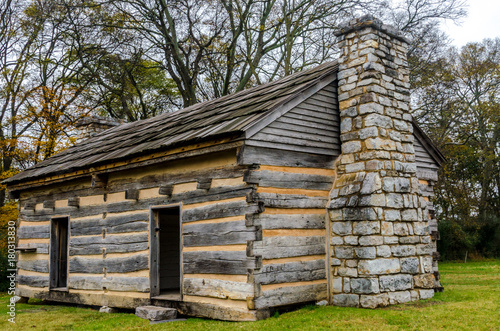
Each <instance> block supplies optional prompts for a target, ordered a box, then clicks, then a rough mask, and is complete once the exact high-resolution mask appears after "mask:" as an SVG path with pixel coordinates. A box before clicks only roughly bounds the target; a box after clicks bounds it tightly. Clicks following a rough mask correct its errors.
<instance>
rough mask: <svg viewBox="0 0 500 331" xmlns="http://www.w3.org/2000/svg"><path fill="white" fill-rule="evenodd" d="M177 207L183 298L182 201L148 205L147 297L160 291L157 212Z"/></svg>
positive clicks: (180, 292)
mask: <svg viewBox="0 0 500 331" xmlns="http://www.w3.org/2000/svg"><path fill="white" fill-rule="evenodd" d="M172 208H179V272H180V275H179V296H180V300H181V301H182V299H183V293H182V284H183V280H184V271H183V266H182V246H183V244H182V239H183V238H182V202H180V203H174V204H169V205H156V206H150V207H149V283H150V284H149V285H150V289H149V290H150V291H149V297H150V298H153V297H157V296H159V295H160V294H161V293H160V278H159V276H160V268H159V263H160V250H159V248H160V237H159V236H158V235H157V233H158V231H157V230H156V228H157V225H158V217H157V215H158V212H159V211H161V210H164V209H172Z"/></svg>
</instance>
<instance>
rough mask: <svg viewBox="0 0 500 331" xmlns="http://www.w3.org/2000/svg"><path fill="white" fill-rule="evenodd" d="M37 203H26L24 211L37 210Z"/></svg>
mask: <svg viewBox="0 0 500 331" xmlns="http://www.w3.org/2000/svg"><path fill="white" fill-rule="evenodd" d="M35 206H36V202H34V201H26V202H25V203H24V210H33V211H34V210H35Z"/></svg>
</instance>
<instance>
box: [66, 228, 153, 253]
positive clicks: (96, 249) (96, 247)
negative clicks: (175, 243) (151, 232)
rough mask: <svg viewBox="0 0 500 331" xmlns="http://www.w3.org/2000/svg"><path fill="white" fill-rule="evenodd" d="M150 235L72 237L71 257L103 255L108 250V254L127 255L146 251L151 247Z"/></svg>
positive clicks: (144, 233)
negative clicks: (127, 253) (104, 250)
mask: <svg viewBox="0 0 500 331" xmlns="http://www.w3.org/2000/svg"><path fill="white" fill-rule="evenodd" d="M148 240H149V239H148V233H147V232H141V233H134V234H130V235H122V236H112V235H108V236H106V238H103V237H102V236H91V237H72V238H71V242H70V249H69V254H70V255H93V254H101V253H102V249H103V248H106V253H126V252H137V251H142V250H146V249H148V247H149V241H148Z"/></svg>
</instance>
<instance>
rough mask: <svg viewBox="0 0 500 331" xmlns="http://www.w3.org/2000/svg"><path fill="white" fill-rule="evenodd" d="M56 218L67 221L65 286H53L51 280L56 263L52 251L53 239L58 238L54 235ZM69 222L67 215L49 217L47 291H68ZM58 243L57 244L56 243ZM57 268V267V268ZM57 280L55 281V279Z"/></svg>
mask: <svg viewBox="0 0 500 331" xmlns="http://www.w3.org/2000/svg"><path fill="white" fill-rule="evenodd" d="M57 219H67V221H68V229H67V231H66V259H67V261H66V286H65V287H55V286H53V282H52V276H53V273H54V272H56V268H57V261H55V262H56V264H55V265H54V259H55V257H54V253H55V247H54V245H53V240H58V239H59V238H55V237H54V236H55V235H56V233H55V231H56V229H55V227H54V223H55V222H56V220H57ZM70 233H71V223H70V217H69V215H57V216H53V217H51V218H50V226H49V291H66V292H67V291H68V288H69V263H70V261H69V246H70V239H71V235H70ZM57 245H58V244H57ZM56 254H57V253H56ZM57 270H59V268H57ZM57 278H59V271H57ZM56 282H57V281H56Z"/></svg>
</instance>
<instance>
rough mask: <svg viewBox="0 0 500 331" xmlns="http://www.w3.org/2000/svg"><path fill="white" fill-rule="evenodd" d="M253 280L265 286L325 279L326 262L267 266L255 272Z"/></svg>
mask: <svg viewBox="0 0 500 331" xmlns="http://www.w3.org/2000/svg"><path fill="white" fill-rule="evenodd" d="M253 278H254V280H255V282H256V283H258V284H263V285H264V284H279V283H289V282H303V281H310V280H317V279H325V278H326V265H325V260H324V259H320V260H314V261H303V262H288V263H280V264H266V265H263V266H262V268H261V269H260V270H259V271H255V272H254V275H253Z"/></svg>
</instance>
